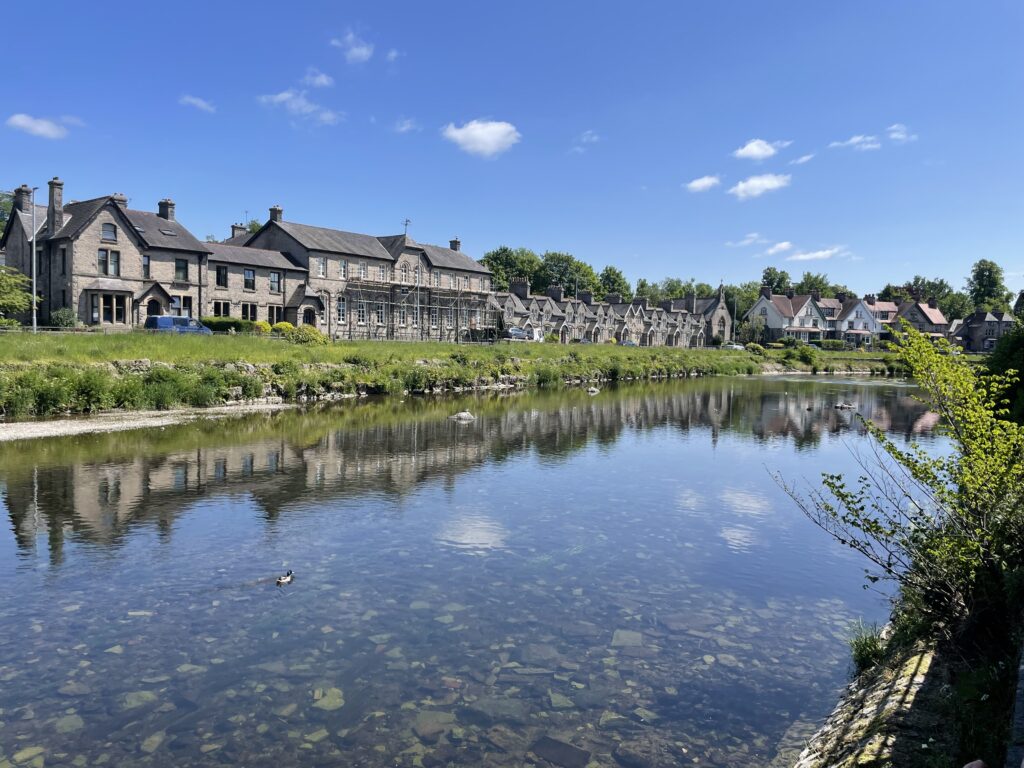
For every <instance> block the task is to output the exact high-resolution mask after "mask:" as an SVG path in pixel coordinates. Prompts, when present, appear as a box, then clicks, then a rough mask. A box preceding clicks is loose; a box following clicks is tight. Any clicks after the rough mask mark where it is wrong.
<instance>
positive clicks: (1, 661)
mask: <svg viewBox="0 0 1024 768" xmlns="http://www.w3.org/2000/svg"><path fill="white" fill-rule="evenodd" d="M846 401H848V402H850V403H853V404H855V406H856V410H855V411H850V410H839V409H836V408H835V407H834V406H835V404H836V403H838V402H846ZM464 408H465V409H469V410H471V411H472V412H473V413H474V414H476V415H477V419H476V420H475V421H473V422H471V423H465V424H463V423H457V422H455V421H452V420H450V419H448V418H447V416H448V415H449V414H451V413H454V412H456V411H458V410H462V409H464ZM857 413H860V414H862V415H863V416H864V417H865V418H867V419H870V420H872V421H873V422H874V423H876V424H878V425H879V426H881V427H882V428H884V429H886V430H887V431H889V432H890V434H891V435H892V436H893V437H894V438H895V439H896V440H897V442H899V443H903V442H905V441H910V440H916V441H918V442H921V443H923V444H926V445H927V444H929V443H934V442H935V441H936V440H937V439H938V438H936V437H933V436H932V430H933V428H934V426H935V418H934V416H933V415H932V414H929V413H928V412H927V411H926V410H925V409H924V408H923V406H922V405H921V404H920V403H918V402H917V401H916V400H914V398H913V390H912V389H911V388H910V387H908V386H906V385H904V384H901V383H899V382H893V381H883V380H865V381H852V380H832V379H821V380H811V379H807V378H803V379H800V380H797V379H770V378H750V379H747V378H721V379H706V380H697V381H686V382H677V383H666V384H651V385H636V386H623V387H619V388H608V389H606V390H604V391H602V392H601V393H599V394H598V395H596V396H588V395H587V394H586V393H585V392H582V391H576V390H571V391H557V392H541V393H519V394H513V395H504V396H499V395H482V396H479V397H470V398H463V399H424V398H406V399H405V400H404V401H400V400H399V399H396V398H392V399H387V400H381V401H376V402H373V401H369V400H366V399H364V400H360V401H359V402H351V403H346V404H342V405H338V406H333V407H324V408H317V409H313V410H308V411H304V412H295V411H293V412H282V413H277V414H260V415H252V416H246V417H240V418H237V419H231V420H219V421H210V422H200V423H198V424H191V425H183V426H178V427H167V428H164V429H153V430H137V431H132V432H125V433H117V434H106V435H89V436H84V437H76V438H63V439H53V440H39V441H30V442H20V443H8V444H3V445H0V491H2V496H0V512H2V514H3V518H4V519H5V520H6V521H7V522H6V525H5V526H3V528H2V529H0V575H2V577H3V581H4V584H5V587H4V589H3V591H2V593H0V636H2V637H3V638H4V642H2V643H0V765H6V763H5V762H4V761H5V759H6V760H11V761H13V762H15V763H17V764H22V765H33V764H34V765H41V764H42V761H45V764H46V765H47V766H51V765H73V766H87V765H88V766H91V765H103V764H106V765H111V766H114V765H117V766H122V765H136V764H137V765H156V766H162V765H175V766H190V765H245V766H262V765H267V766H288V765H364V766H385V765H388V766H390V765H410V766H411V765H422V766H427V767H428V768H429V766H437V765H445V764H448V763H452V764H464V765H521V764H523V763H524V762H526V761H527V760H528V756H529V755H530V754H534V753H536V754H539V755H540V756H541V758H542V759H541V760H540V761H539V763H538V764H540V765H549V764H556V765H564V766H567V767H569V768H572V767H573V766H583V765H585V764H586V763H587V762H588V761H590V762H596V764H599V765H614V764H615V760H614V758H613V757H612V753H613V752H614V751H615V750H616V748H617V747H618V745H619V744H620V742H626V743H627V746H626V747H618V748H619V751H620V758H622V759H628V754H627V752H628V749H631V748H635V751H636V750H639V751H638V752H637V754H642V753H643V750H645V749H646V750H647V753H648V754H655V755H659V754H660V755H661V756H662V759H663V760H668V759H672V760H673V761H675V762H678V763H679V764H698V765H701V766H764V765H767V764H769V763H770V762H771V760H772V759H773V757H774V756H775V755H776V752H777V750H778V749H779V748H780V745H781V746H787V741H786V739H787V733H788V734H789V737H788V738H789V741H790V742H792V741H793V734H800V733H805V732H806V731H805V730H801V726H806V727H808V728H813V725H814V724H815V723H817V722H819V721H820V720H821V719H822V718H823V717H824V716H825V715H826V714H827V713H828V711H829V710H830V709H831V707H832V705H833V704H834V702H835V699H836V695H837V691H838V690H839V688H840V687H841V686H842V685H843V683H844V682H845V681H846V680H847V679H848V674H849V661H848V657H849V651H848V648H847V645H846V638H847V637H848V635H849V632H850V627H851V625H852V623H853V622H854V621H855V620H858V619H864V620H866V621H884V619H885V617H886V614H887V606H886V601H885V599H884V597H883V596H881V595H879V594H878V593H877V592H874V591H869V590H865V589H863V588H862V584H863V567H864V564H863V563H862V562H861V561H860V560H858V559H857V558H856V556H855V555H853V554H852V553H850V552H848V551H846V550H845V549H843V548H842V547H840V546H839V545H837V544H836V543H834V542H832V541H831V540H830V539H829V538H828V537H827V536H826V535H825V534H824V533H823V532H821V531H820V530H819V529H818V528H816V527H815V526H814V525H813V524H811V523H810V522H809V521H808V520H807V519H806V518H805V517H804V516H803V515H802V514H801V513H800V511H799V510H798V509H796V508H795V506H794V504H793V503H792V501H791V500H790V499H789V498H788V497H787V496H786V495H785V494H784V493H783V492H782V491H781V490H780V489H779V487H778V486H777V484H776V482H775V481H774V480H773V479H772V477H771V473H772V472H779V473H781V474H782V475H783V476H784V477H786V478H787V479H789V480H792V481H801V482H803V481H806V482H808V483H812V484H813V483H815V482H817V479H818V478H819V477H820V474H821V472H824V471H828V472H837V471H843V472H855V471H856V463H855V454H856V453H857V452H858V451H863V450H864V449H866V448H867V447H868V442H867V438H866V436H865V434H864V429H863V427H862V425H861V424H860V422H859V421H858V417H857V415H856V414H857ZM0 428H2V427H0ZM289 569H290V570H293V571H294V573H295V576H294V581H293V582H292V583H291V584H288V585H285V586H280V587H279V586H277V585H276V584H275V582H274V577H276V576H278V575H280V574H283V573H284V572H285V571H286V570H289ZM788 746H792V744H788ZM531 749H532V750H533V752H532V753H530V752H528V751H529V750H531ZM588 753H589V754H588ZM634 757H636V756H635V755H634Z"/></svg>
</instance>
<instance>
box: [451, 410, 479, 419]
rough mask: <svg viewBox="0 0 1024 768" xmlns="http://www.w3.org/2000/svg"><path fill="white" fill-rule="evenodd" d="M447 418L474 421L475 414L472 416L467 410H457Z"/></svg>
mask: <svg viewBox="0 0 1024 768" xmlns="http://www.w3.org/2000/svg"><path fill="white" fill-rule="evenodd" d="M448 418H449V419H452V420H453V421H476V416H474V415H473V414H472V413H470V412H469V411H459V412H458V413H456V414H455V415H453V416H449V417H448Z"/></svg>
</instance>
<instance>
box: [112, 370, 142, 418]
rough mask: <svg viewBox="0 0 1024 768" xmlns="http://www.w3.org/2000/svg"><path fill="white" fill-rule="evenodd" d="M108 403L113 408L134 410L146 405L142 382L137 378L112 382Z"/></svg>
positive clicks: (132, 377)
mask: <svg viewBox="0 0 1024 768" xmlns="http://www.w3.org/2000/svg"><path fill="white" fill-rule="evenodd" d="M110 401H111V403H112V404H113V406H114V407H115V408H125V409H127V410H135V409H138V408H141V407H142V406H143V405H145V403H146V396H145V392H144V391H143V386H142V380H141V379H140V378H139V377H138V376H126V377H124V378H123V379H121V380H119V381H116V382H114V386H113V387H111V389H110Z"/></svg>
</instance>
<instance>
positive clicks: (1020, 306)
mask: <svg viewBox="0 0 1024 768" xmlns="http://www.w3.org/2000/svg"><path fill="white" fill-rule="evenodd" d="M1013 314H1015V315H1017V316H1018V317H1020V316H1021V315H1022V314H1024V291H1021V292H1020V293H1018V294H1017V300H1016V301H1015V302H1013Z"/></svg>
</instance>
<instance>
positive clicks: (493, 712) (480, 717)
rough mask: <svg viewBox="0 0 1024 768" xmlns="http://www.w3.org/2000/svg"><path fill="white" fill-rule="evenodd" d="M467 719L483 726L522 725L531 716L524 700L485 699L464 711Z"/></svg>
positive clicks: (479, 700) (475, 702)
mask: <svg viewBox="0 0 1024 768" xmlns="http://www.w3.org/2000/svg"><path fill="white" fill-rule="evenodd" d="M464 711H465V713H466V716H467V718H469V719H470V720H472V721H473V722H476V723H480V724H481V725H491V724H492V723H510V724H513V725H522V724H523V723H525V722H526V719H527V717H529V714H530V707H529V705H528V704H527V703H526V702H525V701H523V700H522V699H499V698H496V697H485V698H481V699H478V700H477V701H474V702H473V703H472V704H470V705H469V706H468V707H466V709H465V710H464Z"/></svg>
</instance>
